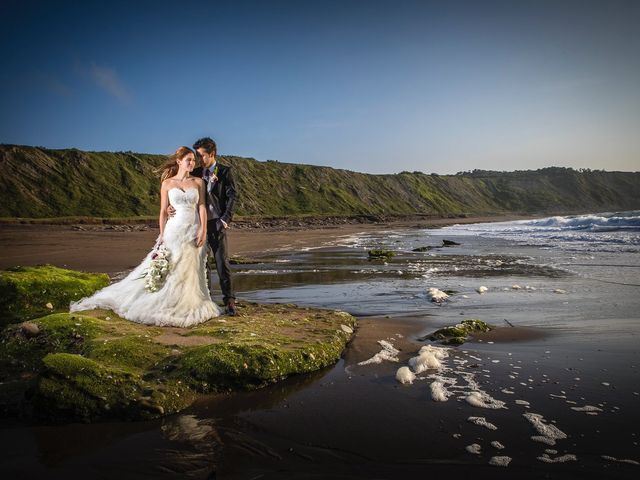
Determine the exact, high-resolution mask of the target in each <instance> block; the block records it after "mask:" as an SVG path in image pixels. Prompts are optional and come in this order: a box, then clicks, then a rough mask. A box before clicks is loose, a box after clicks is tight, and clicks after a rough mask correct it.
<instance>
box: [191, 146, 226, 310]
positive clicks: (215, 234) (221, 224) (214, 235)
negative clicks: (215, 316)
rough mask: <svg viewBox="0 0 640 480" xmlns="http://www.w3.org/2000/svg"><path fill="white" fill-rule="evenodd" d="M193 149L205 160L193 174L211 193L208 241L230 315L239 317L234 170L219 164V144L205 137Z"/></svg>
mask: <svg viewBox="0 0 640 480" xmlns="http://www.w3.org/2000/svg"><path fill="white" fill-rule="evenodd" d="M193 149H194V150H195V151H196V153H197V155H198V157H200V160H201V161H202V167H198V168H195V169H194V170H193V172H191V174H192V175H193V176H195V177H201V178H202V179H203V180H204V183H205V185H206V190H207V196H206V204H207V240H208V241H209V246H210V247H211V250H213V254H214V256H215V258H216V269H217V270H218V277H219V278H220V289H221V290H222V297H223V301H224V304H225V306H226V313H227V314H228V315H231V316H234V315H235V314H236V304H235V299H236V298H235V295H234V293H233V284H232V282H231V268H230V266H229V255H228V250H227V228H229V223H230V222H231V220H232V218H233V208H234V206H235V203H236V184H235V181H234V180H233V175H232V172H231V168H230V167H225V166H224V165H221V164H219V163H218V162H217V161H216V155H217V153H218V151H217V146H216V142H214V141H213V140H212V139H211V138H209V137H205V138H201V139H200V140H198V141H196V143H194V144H193Z"/></svg>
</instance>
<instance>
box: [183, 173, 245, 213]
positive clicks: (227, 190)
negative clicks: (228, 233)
mask: <svg viewBox="0 0 640 480" xmlns="http://www.w3.org/2000/svg"><path fill="white" fill-rule="evenodd" d="M217 166H218V174H217V177H218V180H217V181H215V183H214V184H213V185H212V186H211V187H210V186H209V185H205V188H206V193H207V195H206V200H205V203H206V205H207V220H216V219H218V218H219V219H220V220H222V221H224V222H225V223H230V222H231V220H232V219H233V209H234V207H235V204H236V183H235V181H234V179H233V173H232V171H231V167H227V166H225V165H222V164H221V163H220V162H218V163H217ZM202 173H203V168H202V167H198V168H194V169H193V171H192V172H191V175H193V176H194V177H199V178H202ZM206 183H207V182H205V184H206Z"/></svg>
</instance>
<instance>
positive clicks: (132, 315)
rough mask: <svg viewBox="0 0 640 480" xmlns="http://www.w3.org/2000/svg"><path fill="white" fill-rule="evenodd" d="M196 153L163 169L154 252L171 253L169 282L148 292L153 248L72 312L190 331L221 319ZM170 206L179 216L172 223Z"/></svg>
mask: <svg viewBox="0 0 640 480" xmlns="http://www.w3.org/2000/svg"><path fill="white" fill-rule="evenodd" d="M194 167H195V153H194V152H193V151H192V150H191V149H190V148H188V147H180V148H178V150H176V153H175V154H174V155H173V156H172V157H171V158H170V160H169V161H168V162H167V163H166V164H165V165H164V167H163V169H162V187H161V189H160V236H159V237H158V242H157V243H156V247H158V246H159V245H164V247H165V248H166V249H167V250H168V253H169V271H168V274H167V276H166V281H165V283H164V285H162V287H161V288H159V289H158V290H157V291H150V290H152V289H148V287H147V288H145V274H146V273H147V271H148V269H149V267H150V265H151V261H152V260H153V259H154V258H155V256H156V255H157V252H156V248H154V249H153V250H152V251H151V252H149V254H148V255H147V256H146V258H145V259H144V260H143V261H142V263H141V264H140V265H138V266H137V267H136V268H135V269H134V270H133V271H132V272H131V273H130V274H129V275H127V277H125V278H124V279H122V280H121V281H119V282H117V283H114V284H112V285H109V286H108V287H105V288H103V289H102V290H99V291H98V292H96V293H95V294H93V295H92V296H91V297H86V298H83V299H82V300H79V301H78V302H72V303H71V307H70V311H71V312H76V311H80V310H92V309H95V308H103V309H110V310H113V311H114V312H116V313H117V314H118V315H120V316H121V317H123V318H126V319H128V320H132V321H134V322H138V323H144V324H147V325H160V326H172V327H189V326H192V325H197V324H198V323H202V322H205V321H207V320H209V319H210V318H212V317H217V316H218V315H220V310H219V309H218V307H217V306H216V305H215V304H214V303H213V302H212V301H211V297H210V296H209V289H208V288H207V280H206V269H205V261H206V253H205V249H204V248H203V245H204V244H205V242H206V238H207V212H206V207H205V203H204V202H205V186H204V181H203V180H202V179H201V178H198V177H192V176H191V174H190V173H191V171H192V170H193V168H194ZM169 204H171V205H172V206H173V208H174V209H175V211H176V213H175V215H174V216H173V217H169V215H168V213H167V207H168V206H169Z"/></svg>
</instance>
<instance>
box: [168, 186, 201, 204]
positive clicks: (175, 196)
mask: <svg viewBox="0 0 640 480" xmlns="http://www.w3.org/2000/svg"><path fill="white" fill-rule="evenodd" d="M168 195H169V203H170V204H171V205H172V206H173V208H175V209H176V210H178V209H180V208H188V209H191V208H193V207H194V205H197V204H198V199H199V197H200V195H199V193H198V189H197V188H187V189H186V190H182V189H180V188H177V187H174V188H172V189H170V190H169V193H168Z"/></svg>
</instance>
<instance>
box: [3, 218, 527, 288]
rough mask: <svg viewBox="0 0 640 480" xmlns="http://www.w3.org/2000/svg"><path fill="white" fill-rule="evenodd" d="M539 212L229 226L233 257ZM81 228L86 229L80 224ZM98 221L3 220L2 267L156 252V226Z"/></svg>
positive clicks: (124, 265) (100, 263)
mask: <svg viewBox="0 0 640 480" xmlns="http://www.w3.org/2000/svg"><path fill="white" fill-rule="evenodd" d="M531 218H537V217H536V216H515V215H504V216H490V217H465V218H428V219H425V218H422V219H418V218H415V217H411V218H410V219H406V218H405V219H403V220H395V221H389V222H380V223H345V224H335V225H326V224H321V225H314V226H298V225H292V226H291V228H282V227H281V226H275V227H264V228H252V229H243V228H237V222H235V221H234V223H233V224H232V227H231V229H230V230H229V233H228V235H229V240H228V241H229V251H230V252H229V253H230V255H243V256H251V255H259V254H264V253H267V252H269V251H285V250H298V249H302V248H317V247H321V246H322V245H323V244H325V243H328V242H332V241H335V240H336V239H338V238H340V237H343V236H349V235H354V234H357V233H360V232H364V233H367V232H374V231H378V230H380V229H393V228H424V229H426V228H439V227H443V226H447V225H453V224H461V223H484V222H504V221H512V220H525V219H531ZM78 227H81V228H78ZM117 227H118V226H113V225H99V226H95V229H89V228H88V227H87V228H85V227H84V226H79V225H52V224H18V223H16V224H6V223H4V224H2V223H0V245H1V246H2V255H1V256H0V270H2V269H6V268H11V267H14V266H18V265H19V266H32V265H42V264H51V265H55V266H57V267H61V268H69V269H72V270H81V271H86V272H103V273H107V274H109V275H114V274H116V273H120V272H122V271H125V270H128V269H132V268H134V267H135V266H136V265H138V263H139V262H140V261H141V260H142V259H143V258H144V256H145V255H146V254H147V253H148V252H149V251H150V250H151V248H152V247H153V244H154V242H155V239H156V238H157V236H158V229H157V228H150V227H148V226H146V225H143V226H142V227H144V228H135V229H133V228H131V229H124V228H117Z"/></svg>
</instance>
